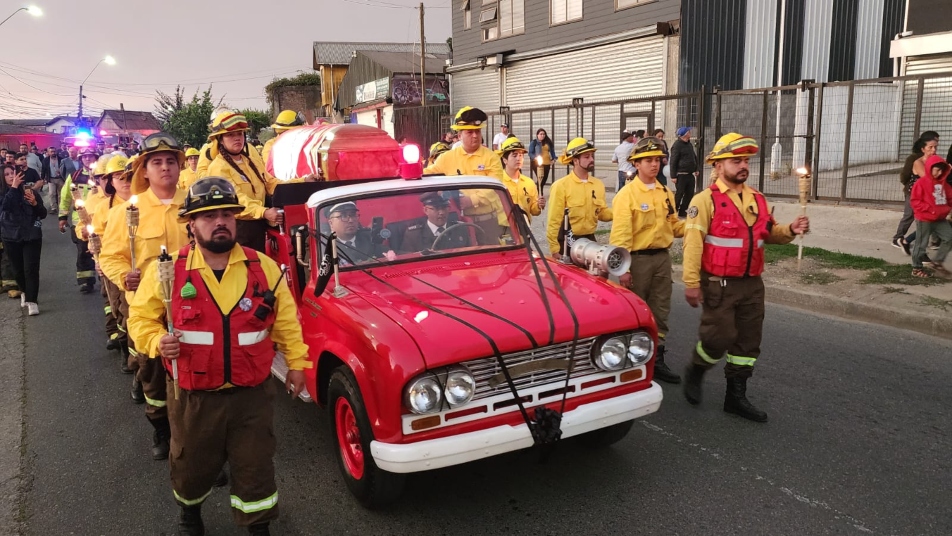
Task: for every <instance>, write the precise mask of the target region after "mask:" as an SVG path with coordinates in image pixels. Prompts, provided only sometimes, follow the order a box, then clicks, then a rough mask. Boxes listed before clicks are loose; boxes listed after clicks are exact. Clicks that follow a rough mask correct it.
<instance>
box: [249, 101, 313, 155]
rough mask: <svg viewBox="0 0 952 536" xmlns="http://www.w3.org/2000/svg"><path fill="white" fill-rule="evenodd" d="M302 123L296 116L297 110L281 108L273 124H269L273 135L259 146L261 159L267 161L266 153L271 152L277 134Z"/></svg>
mask: <svg viewBox="0 0 952 536" xmlns="http://www.w3.org/2000/svg"><path fill="white" fill-rule="evenodd" d="M303 124H304V121H301V118H300V117H298V114H297V112H295V111H294V110H282V111H281V113H279V114H278V117H277V119H275V120H274V124H273V125H271V129H272V130H274V137H273V138H271V139H270V140H268V141H267V142H265V144H264V147H262V148H261V151H260V152H261V160H262V161H263V162H264V163H266V164H267V163H268V155H269V154H271V146H272V145H274V142H275V141H277V139H278V136H280V135H281V134H284V133H285V132H287V131H288V130H291V129H292V128H294V127H299V126H301V125H303Z"/></svg>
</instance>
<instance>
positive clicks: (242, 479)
mask: <svg viewBox="0 0 952 536" xmlns="http://www.w3.org/2000/svg"><path fill="white" fill-rule="evenodd" d="M168 389H169V391H170V392H169V396H168V399H169V406H168V407H169V423H170V424H171V425H172V442H171V449H170V452H171V454H170V456H169V461H170V465H171V475H172V491H173V493H174V495H175V500H176V501H178V502H179V504H182V505H186V506H187V505H193V504H200V503H201V502H202V501H204V500H205V498H207V497H208V494H209V493H211V490H212V485H213V484H214V482H215V479H216V478H217V477H218V473H219V471H221V468H222V467H223V466H224V464H225V462H226V461H227V462H228V465H229V467H230V470H231V508H232V513H233V515H234V519H235V524H237V525H239V526H247V525H252V524H254V523H261V522H264V521H271V520H273V519H276V518H277V517H278V487H277V484H275V481H274V452H275V447H276V442H275V439H274V410H273V407H272V404H273V401H274V391H275V388H274V382H273V381H270V379H268V380H265V382H264V383H262V384H261V385H259V386H257V387H236V388H231V389H224V390H221V391H186V390H184V389H183V390H181V392H180V393H179V399H178V400H175V397H174V396H173V393H172V392H171V391H172V382H171V381H170V382H168Z"/></svg>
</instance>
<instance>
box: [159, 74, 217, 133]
mask: <svg viewBox="0 0 952 536" xmlns="http://www.w3.org/2000/svg"><path fill="white" fill-rule="evenodd" d="M155 101H156V107H155V112H156V113H155V115H156V117H157V118H158V119H159V121H161V122H162V130H164V131H165V132H167V133H169V134H171V135H172V136H173V137H175V139H176V140H178V142H179V143H181V144H185V143H187V144H189V145H192V146H193V147H201V146H202V144H204V143H205V141H206V140H207V139H208V124H209V123H210V122H211V115H212V112H214V111H215V108H216V107H217V106H218V105H219V104H221V99H219V100H218V102H217V103H216V102H215V101H214V99H213V98H212V87H211V86H208V89H206V90H205V91H201V92H200V91H199V90H196V91H195V94H194V95H192V99H191V100H189V101H186V99H185V90H184V89H183V88H182V87H181V86H176V88H175V93H174V94H172V95H168V94H166V93H163V92H161V91H156V97H155Z"/></svg>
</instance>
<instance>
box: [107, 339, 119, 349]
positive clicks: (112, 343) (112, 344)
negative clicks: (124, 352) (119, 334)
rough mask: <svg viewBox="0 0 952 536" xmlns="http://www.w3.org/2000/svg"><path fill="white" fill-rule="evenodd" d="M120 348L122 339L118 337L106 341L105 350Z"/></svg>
mask: <svg viewBox="0 0 952 536" xmlns="http://www.w3.org/2000/svg"><path fill="white" fill-rule="evenodd" d="M120 348H122V341H120V340H119V339H109V340H108V341H106V350H119V349H120Z"/></svg>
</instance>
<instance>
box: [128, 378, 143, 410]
mask: <svg viewBox="0 0 952 536" xmlns="http://www.w3.org/2000/svg"><path fill="white" fill-rule="evenodd" d="M129 396H131V397H132V403H133V404H144V403H145V393H143V392H142V382H140V381H139V380H138V378H136V377H135V376H133V377H132V390H131V391H129Z"/></svg>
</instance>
